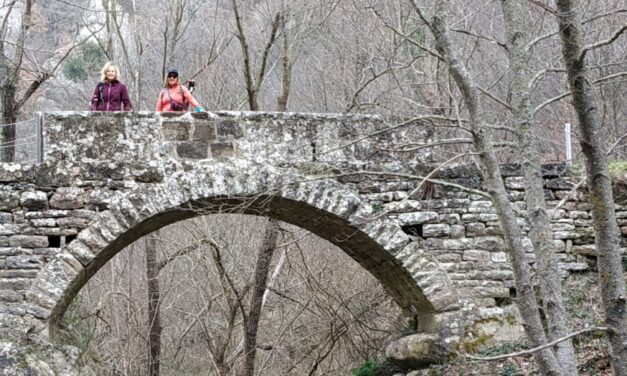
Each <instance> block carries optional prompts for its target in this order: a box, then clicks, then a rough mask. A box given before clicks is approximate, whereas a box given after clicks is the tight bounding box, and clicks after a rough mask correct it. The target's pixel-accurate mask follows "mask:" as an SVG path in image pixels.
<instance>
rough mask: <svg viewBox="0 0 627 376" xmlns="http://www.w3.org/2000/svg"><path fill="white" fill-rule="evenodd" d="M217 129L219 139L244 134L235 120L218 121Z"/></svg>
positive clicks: (237, 136) (239, 136)
mask: <svg viewBox="0 0 627 376" xmlns="http://www.w3.org/2000/svg"><path fill="white" fill-rule="evenodd" d="M217 129H218V137H219V138H221V139H232V138H241V137H243V136H244V132H243V131H242V128H241V127H240V125H239V123H238V122H237V120H231V119H227V120H223V121H221V122H219V123H218V125H217Z"/></svg>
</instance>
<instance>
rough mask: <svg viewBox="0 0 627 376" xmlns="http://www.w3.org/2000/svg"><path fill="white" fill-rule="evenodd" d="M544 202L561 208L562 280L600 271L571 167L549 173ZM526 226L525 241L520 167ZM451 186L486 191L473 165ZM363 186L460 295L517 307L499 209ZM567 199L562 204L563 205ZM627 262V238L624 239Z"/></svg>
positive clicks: (400, 185) (507, 174)
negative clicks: (431, 257) (570, 173)
mask: <svg viewBox="0 0 627 376" xmlns="http://www.w3.org/2000/svg"><path fill="white" fill-rule="evenodd" d="M544 167H545V168H544V186H545V198H546V200H547V205H548V207H549V208H550V209H551V208H555V207H557V206H558V205H559V207H558V209H557V210H554V214H553V220H552V228H553V236H554V242H555V245H556V249H557V251H558V259H559V268H560V273H561V275H562V276H563V277H567V276H568V274H569V273H571V272H583V271H588V270H596V256H595V247H594V230H593V226H592V218H591V214H590V204H589V203H588V202H587V193H586V192H585V188H581V189H579V190H577V191H574V192H573V187H574V182H573V178H572V177H571V176H569V174H568V171H567V169H566V166H565V165H563V164H553V165H546V166H544ZM502 173H503V177H504V179H505V185H506V187H507V189H508V190H509V195H510V198H511V200H512V201H513V202H514V205H515V208H516V209H517V213H518V214H520V216H521V217H520V218H519V223H520V226H521V228H522V229H523V233H524V234H526V233H527V232H528V230H529V228H528V224H527V223H526V221H525V220H524V219H523V218H524V215H525V203H524V188H523V177H522V176H521V175H522V172H521V171H520V167H519V166H517V165H504V166H502ZM440 175H441V176H444V177H445V178H446V179H447V180H448V181H451V182H455V183H459V184H462V185H464V186H466V187H469V188H474V189H480V188H481V180H480V178H479V176H480V172H479V171H478V170H476V169H475V168H473V167H470V166H454V167H451V168H449V169H445V170H444V171H442V173H441V174H440ZM343 180H345V181H347V180H350V181H351V182H352V183H354V184H356V187H357V188H358V190H359V191H360V193H361V194H362V196H363V197H366V198H367V199H368V200H370V202H372V203H373V205H375V207H379V208H380V210H381V211H382V212H386V213H387V215H388V217H389V218H392V219H394V220H395V221H397V222H398V223H399V224H400V225H401V226H402V227H403V229H404V230H405V231H406V232H407V233H409V234H411V235H414V236H415V237H416V238H417V239H418V240H419V241H420V244H421V246H422V247H423V248H424V249H425V250H427V251H428V252H429V253H430V254H431V255H433V256H434V257H435V258H436V259H437V260H438V261H439V262H440V263H439V265H440V267H441V268H442V269H443V270H446V272H447V273H448V276H449V278H451V280H452V282H453V285H454V286H456V287H457V288H458V291H459V293H460V295H461V296H465V297H472V298H473V299H474V300H475V301H476V302H477V303H478V304H479V305H480V306H482V307H494V306H496V305H498V306H503V305H507V304H511V302H512V300H511V298H512V297H514V296H515V289H514V281H513V273H512V267H511V264H510V262H509V256H508V255H507V253H506V250H505V248H504V243H503V239H502V237H501V231H500V227H499V223H498V217H497V215H496V213H495V210H494V208H493V207H492V203H491V202H490V201H489V200H488V199H487V198H486V197H484V196H482V195H477V194H470V193H467V192H463V191H460V190H455V189H450V188H443V187H438V186H437V185H435V186H429V188H428V189H421V190H419V191H418V192H417V193H415V194H414V195H413V196H412V197H408V195H409V194H410V193H411V192H412V190H414V188H415V187H416V186H417V185H418V184H419V182H418V181H413V182H412V181H411V180H397V181H390V179H387V180H386V179H381V180H369V181H360V180H359V179H354V178H353V179H343ZM567 197H568V199H567V200H566V201H565V202H561V201H562V200H563V199H564V198H567ZM616 210H617V217H618V224H619V226H620V228H621V232H622V233H623V234H627V207H625V206H624V205H616ZM525 244H526V246H527V247H528V250H529V254H528V259H529V262H530V264H532V266H533V265H535V262H534V258H535V255H534V254H533V253H532V245H531V241H530V239H528V238H526V239H525ZM622 246H623V247H622V248H621V250H622V253H623V255H624V256H627V239H626V238H624V237H623V239H622Z"/></svg>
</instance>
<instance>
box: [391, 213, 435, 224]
mask: <svg viewBox="0 0 627 376" xmlns="http://www.w3.org/2000/svg"><path fill="white" fill-rule="evenodd" d="M397 218H398V220H399V222H400V223H401V225H403V226H411V225H418V224H422V223H427V222H434V221H436V220H437V219H438V213H436V212H414V213H402V214H399V215H398V217H397Z"/></svg>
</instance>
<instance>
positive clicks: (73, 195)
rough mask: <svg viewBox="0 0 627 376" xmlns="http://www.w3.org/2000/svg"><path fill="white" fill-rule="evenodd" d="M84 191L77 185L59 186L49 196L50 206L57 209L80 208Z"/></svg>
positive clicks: (83, 199)
mask: <svg viewBox="0 0 627 376" xmlns="http://www.w3.org/2000/svg"><path fill="white" fill-rule="evenodd" d="M84 196H85V191H84V190H83V189H82V188H78V187H61V188H59V189H57V191H56V192H54V194H53V195H52V197H51V198H50V206H51V207H53V208H57V209H78V208H82V207H83V204H84V202H85V198H84Z"/></svg>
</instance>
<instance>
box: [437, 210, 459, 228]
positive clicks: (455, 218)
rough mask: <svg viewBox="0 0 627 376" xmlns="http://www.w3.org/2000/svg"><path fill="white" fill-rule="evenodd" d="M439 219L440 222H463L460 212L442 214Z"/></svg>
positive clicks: (450, 223) (451, 223) (453, 223)
mask: <svg viewBox="0 0 627 376" xmlns="http://www.w3.org/2000/svg"><path fill="white" fill-rule="evenodd" d="M438 221H439V222H440V223H447V224H449V225H456V224H458V223H460V222H461V217H460V215H459V214H458V213H450V214H440V216H439V219H438Z"/></svg>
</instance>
